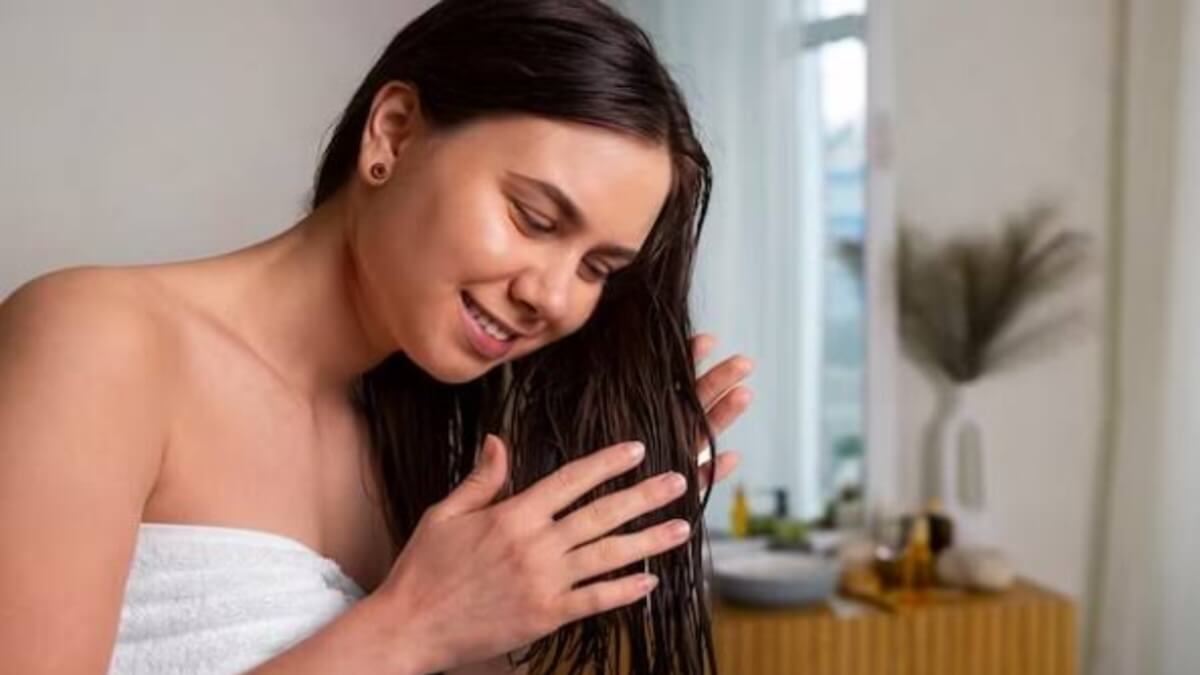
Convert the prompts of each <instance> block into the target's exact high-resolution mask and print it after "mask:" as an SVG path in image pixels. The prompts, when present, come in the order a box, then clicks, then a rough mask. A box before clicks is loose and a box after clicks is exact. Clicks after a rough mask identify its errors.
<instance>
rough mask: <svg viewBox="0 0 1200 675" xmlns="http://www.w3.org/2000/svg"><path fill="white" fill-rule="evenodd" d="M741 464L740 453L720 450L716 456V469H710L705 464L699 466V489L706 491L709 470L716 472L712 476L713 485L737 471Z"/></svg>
mask: <svg viewBox="0 0 1200 675" xmlns="http://www.w3.org/2000/svg"><path fill="white" fill-rule="evenodd" d="M741 463H742V456H741V454H740V453H737V452H734V451H732V450H722V451H721V453H720V454H718V455H717V465H716V467H710V466H709V465H708V463H707V462H705V463H704V464H701V465H700V471H699V474H700V489H701V490H706V489H708V487H709V482H708V472H709V469H710V468H715V470H716V474H715V475H714V476H713V483H714V484H715V483H720V482H721V481H723V480H725V479H726V478H728V477H729V476H730V474H732V473H733V472H734V470H735V469H737V467H738V464H741Z"/></svg>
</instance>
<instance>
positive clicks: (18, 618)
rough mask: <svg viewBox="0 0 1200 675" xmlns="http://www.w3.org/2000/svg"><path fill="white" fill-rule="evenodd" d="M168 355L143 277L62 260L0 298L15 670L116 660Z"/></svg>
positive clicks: (2, 560)
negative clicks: (63, 266) (61, 266)
mask: <svg viewBox="0 0 1200 675" xmlns="http://www.w3.org/2000/svg"><path fill="white" fill-rule="evenodd" d="M170 363H171V340H170V335H169V332H168V331H166V330H164V323H163V321H161V320H160V318H159V317H158V316H157V315H156V311H155V309H154V303H153V300H152V296H151V295H150V294H149V293H148V292H147V289H146V287H145V284H144V282H141V281H139V280H138V279H137V275H136V274H129V273H127V272H126V271H124V270H121V269H116V268H113V269H103V268H79V269H72V270H64V271H61V272H55V273H52V274H48V275H45V276H42V277H39V278H37V279H34V280H33V281H30V282H29V283H26V284H25V285H23V286H21V287H20V288H18V289H17V290H16V291H15V292H13V293H12V294H11V295H10V296H9V297H7V298H6V299H5V300H4V301H3V302H2V303H0V531H2V532H4V533H5V537H6V538H7V539H9V540H10V541H13V542H20V545H19V546H11V547H8V548H4V549H3V551H4V552H3V553H0V596H2V597H5V598H6V602H10V603H12V605H11V606H13V607H20V608H22V609H21V611H20V612H19V613H18V614H6V613H5V612H3V611H0V653H3V654H5V655H6V662H8V663H7V665H13V666H14V669H13V672H28V673H36V672H63V671H64V670H73V671H75V670H77V671H79V672H84V671H91V672H99V671H100V670H102V669H103V668H104V667H105V666H106V665H107V662H108V661H107V659H108V657H109V655H110V653H111V648H112V644H113V638H114V635H115V631H116V625H117V618H118V616H119V607H120V602H121V594H122V590H123V587H124V582H125V578H126V575H127V573H128V569H129V562H130V558H131V555H132V551H133V546H134V538H135V533H136V530H137V526H138V523H139V522H140V519H141V512H142V508H143V505H144V504H145V500H146V498H147V496H148V495H149V494H150V492H151V491H152V489H153V487H154V484H155V481H156V480H157V476H158V471H159V469H160V466H161V460H162V453H163V447H164V445H165V439H166V428H167V425H168V419H169V416H168V413H167V408H168V406H169V405H170V396H169V395H167V393H168V389H167V388H166V387H167V384H168V383H169V381H170V370H169V364H170ZM81 626H87V627H88V628H87V629H86V630H83V629H81V628H80V627H81ZM68 642H70V643H71V644H72V645H73V649H72V650H69V653H66V652H64V651H63V650H62V649H61V648H57V647H55V645H62V644H66V643H68ZM14 664H15V665H14Z"/></svg>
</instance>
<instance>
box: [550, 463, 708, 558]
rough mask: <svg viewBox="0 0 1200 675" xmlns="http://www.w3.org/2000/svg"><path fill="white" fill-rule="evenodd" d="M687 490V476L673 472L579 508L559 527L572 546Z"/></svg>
mask: <svg viewBox="0 0 1200 675" xmlns="http://www.w3.org/2000/svg"><path fill="white" fill-rule="evenodd" d="M686 491H687V479H686V478H684V477H683V476H682V475H681V474H678V473H674V472H669V473H665V474H660V475H658V476H654V477H653V478H647V479H646V480H644V481H642V482H641V483H638V484H637V485H635V486H633V487H631V488H627V489H625V490H621V491H620V492H616V493H613V494H611V495H605V496H604V497H601V498H600V499H597V500H596V501H594V502H592V503H590V504H588V505H586V506H583V507H581V508H578V509H576V510H575V511H573V512H571V513H570V514H568V515H567V516H565V517H564V518H562V519H561V520H559V521H558V524H557V525H555V528H556V529H557V530H558V533H559V535H560V536H561V537H562V541H563V542H564V543H565V544H566V545H567V546H568V547H570V548H573V547H575V546H579V545H581V544H585V543H587V542H590V541H593V540H595V539H599V538H600V537H603V536H604V535H606V534H608V533H609V532H612V531H613V530H615V529H617V528H618V527H620V526H621V525H623V524H624V523H627V522H629V521H630V520H633V519H634V518H637V517H638V516H640V515H642V514H643V513H648V512H650V511H653V510H654V509H657V508H660V507H662V506H665V505H667V504H669V503H671V502H673V501H675V500H676V499H678V498H679V496H680V495H682V494H683V493H684V492H686Z"/></svg>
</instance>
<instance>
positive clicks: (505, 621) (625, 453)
mask: <svg viewBox="0 0 1200 675" xmlns="http://www.w3.org/2000/svg"><path fill="white" fill-rule="evenodd" d="M482 452H483V454H482V457H481V460H480V463H479V465H478V466H477V467H476V469H475V471H474V472H473V473H472V474H471V475H470V476H469V477H468V478H467V479H466V480H465V481H464V482H463V484H462V485H459V486H458V487H457V488H456V489H455V490H454V491H453V492H452V493H450V495H449V496H448V497H447V498H446V499H444V500H443V501H441V502H439V503H437V504H435V505H434V506H433V507H431V508H430V509H429V510H428V511H426V512H425V514H424V515H423V516H422V518H421V520H420V522H419V523H418V524H417V527H416V530H415V531H414V532H413V535H412V537H411V538H410V539H409V541H408V543H407V545H406V546H405V548H404V550H403V551H402V552H401V554H400V556H399V558H397V560H396V563H395V565H394V566H393V568H392V570H391V572H390V573H389V575H388V578H387V579H386V580H385V581H384V582H383V584H382V585H381V586H380V588H379V589H378V590H376V591H375V593H373V594H372V596H371V597H370V598H368V600H369V601H371V602H373V603H375V604H376V605H377V607H378V608H381V610H380V611H381V612H382V614H383V616H384V617H385V620H388V621H389V623H391V624H392V625H394V626H396V629H395V633H394V634H392V635H391V640H392V642H393V644H397V645H404V648H405V649H410V650H411V649H413V648H416V649H419V650H420V654H419V656H418V657H417V658H416V659H415V661H416V663H417V664H419V666H420V668H422V670H421V671H420V672H432V671H441V670H447V669H450V668H453V667H455V666H459V665H462V664H469V663H477V662H480V661H484V660H486V659H489V658H491V657H494V656H497V655H500V654H505V653H507V652H508V651H510V650H514V649H517V648H520V647H523V646H525V645H528V644H529V643H531V642H534V641H535V640H537V639H539V638H541V637H543V636H545V635H548V634H550V633H552V632H553V631H555V630H556V629H558V628H559V627H560V626H562V625H564V624H567V623H570V622H573V621H576V620H578V619H582V618H584V617H587V616H590V615H593V614H599V613H602V612H605V611H608V610H610V609H614V608H616V607H620V606H623V605H628V604H632V603H634V602H637V601H638V600H640V599H641V598H643V597H644V596H646V595H647V594H648V593H649V592H650V591H652V590H653V589H654V586H655V585H656V584H657V579H656V578H654V577H653V576H652V575H648V574H631V575H627V576H624V577H621V578H619V579H615V580H609V581H599V582H594V583H590V584H587V585H582V586H579V587H578V588H577V587H576V586H578V585H579V584H581V583H582V582H584V581H586V580H588V579H592V578H594V577H596V576H598V575H601V574H604V573H606V572H610V571H612V570H615V569H619V568H622V567H624V566H626V565H629V564H632V563H635V562H637V561H639V560H642V559H644V558H648V557H651V556H654V555H657V554H660V553H663V552H665V551H668V550H670V549H672V548H675V547H676V546H679V545H680V544H682V543H684V542H685V541H687V539H688V537H689V534H690V532H689V529H688V523H687V522H686V521H682V520H673V521H670V522H667V523H662V524H659V525H655V526H652V527H649V528H647V529H645V530H642V531H641V532H637V533H634V534H627V535H613V536H606V535H608V534H609V533H610V532H612V531H613V530H615V529H617V528H618V527H620V526H621V525H623V524H624V523H626V522H629V521H630V520H633V519H634V518H637V517H638V516H640V515H642V514H645V513H647V512H650V511H653V510H655V509H658V508H660V507H662V506H665V505H666V504H668V503H670V502H672V501H674V500H675V499H677V498H678V497H679V496H680V495H682V494H683V493H684V488H685V487H686V485H685V479H684V478H683V476H681V475H679V474H675V473H669V474H663V475H659V476H655V477H653V478H649V479H647V480H644V481H642V482H641V483H639V484H638V485H635V486H633V487H631V488H628V489H626V490H623V491H621V492H617V493H614V494H611V495H606V496H604V497H602V498H600V499H597V500H595V501H594V502H592V503H590V504H588V505H586V506H583V507H581V508H579V509H577V510H575V511H573V512H571V513H569V514H567V515H565V516H563V517H562V518H560V519H558V520H556V519H555V515H557V514H558V513H560V512H561V511H564V510H565V509H566V508H567V507H568V506H570V505H571V504H572V503H574V502H575V501H576V500H577V499H579V498H580V497H582V496H584V495H585V494H587V493H588V492H589V491H591V490H592V489H593V488H595V487H596V486H598V485H601V484H602V483H604V482H606V481H608V480H610V479H612V478H614V477H616V476H618V475H620V474H622V473H625V472H626V471H628V470H630V469H632V468H633V467H635V466H637V465H638V464H639V463H640V462H641V460H642V458H643V456H644V454H645V449H644V448H643V447H642V444H641V443H621V444H618V445H614V446H611V447H608V448H605V449H603V450H601V451H599V452H596V453H593V454H592V455H589V456H587V457H584V458H582V459H579V460H576V461H574V462H571V463H570V464H567V465H565V466H563V467H561V468H559V469H558V470H557V471H555V472H554V473H552V474H550V475H549V476H547V477H545V478H543V479H542V480H541V481H539V482H537V483H536V484H534V485H533V486H532V487H530V488H529V489H528V490H526V491H524V492H522V493H520V494H518V495H515V496H513V497H510V498H508V499H506V500H504V501H502V502H499V503H496V504H492V501H493V499H495V497H496V495H497V494H498V493H499V492H500V490H501V489H502V488H503V487H504V485H505V483H506V480H507V476H508V452H507V449H506V448H505V447H504V443H503V442H502V441H501V440H500V439H499V438H498V437H496V436H493V435H489V436H488V437H487V438H486V440H485V441H484V446H483V451H482ZM403 660H405V661H407V662H410V663H411V662H412V661H413V660H414V659H413V656H412V655H411V654H408V655H405V656H404V657H403Z"/></svg>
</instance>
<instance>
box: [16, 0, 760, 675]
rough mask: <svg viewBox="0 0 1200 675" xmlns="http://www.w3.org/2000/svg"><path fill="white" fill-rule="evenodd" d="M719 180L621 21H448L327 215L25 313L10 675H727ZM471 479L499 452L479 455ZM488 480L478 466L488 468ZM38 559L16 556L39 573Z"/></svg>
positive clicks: (363, 120)
mask: <svg viewBox="0 0 1200 675" xmlns="http://www.w3.org/2000/svg"><path fill="white" fill-rule="evenodd" d="M709 187H710V172H709V165H708V161H707V159H706V157H705V155H704V152H703V150H702V148H701V147H700V145H699V144H698V143H697V141H696V139H695V137H694V134H693V130H692V125H691V122H690V119H689V116H688V114H687V111H686V109H685V107H684V105H683V102H682V99H681V97H680V95H679V92H678V90H677V88H676V87H675V85H674V83H673V82H672V80H671V79H670V77H669V76H668V75H667V73H666V72H665V71H664V70H663V68H662V66H661V65H660V63H659V62H658V60H657V58H656V56H655V53H654V50H653V48H652V46H651V44H650V42H649V40H648V39H647V38H646V36H645V35H644V33H642V32H641V31H640V30H639V29H637V28H636V27H635V26H634V25H633V24H631V23H630V22H628V21H627V20H626V19H624V18H623V17H621V16H619V15H618V14H617V13H615V12H614V11H613V10H612V9H610V8H608V7H607V6H606V5H604V4H603V3H601V2H598V1H594V0H571V1H564V0H490V1H489V2H477V1H475V0H445V1H444V2H442V3H440V4H438V5H436V6H435V7H433V8H432V9H431V10H429V11H428V12H427V13H425V14H424V15H422V16H421V17H420V18H418V19H417V20H416V21H414V22H413V23H411V24H410V25H409V26H407V27H406V28H404V30H402V31H401V32H400V33H399V34H398V35H397V36H396V38H395V39H394V40H393V42H392V43H391V44H390V45H389V46H388V47H387V49H386V50H385V52H384V53H383V54H382V56H381V57H380V59H379V61H378V62H377V63H376V64H375V66H374V67H373V68H372V70H371V71H370V73H369V74H368V75H367V77H366V79H365V81H364V82H363V84H362V85H361V87H360V88H359V89H358V91H357V93H356V94H355V95H354V97H353V98H352V100H351V101H350V103H349V105H348V106H347V108H346V110H345V112H344V114H343V117H342V119H341V121H340V123H339V124H338V126H337V128H336V130H335V133H334V134H333V137H332V139H331V140H330V143H329V145H328V147H327V149H326V152H325V156H324V159H323V162H322V164H321V167H320V170H319V172H318V176H317V180H316V186H315V190H314V196H313V204H312V207H313V208H312V210H311V213H310V214H309V215H308V216H306V217H305V218H304V219H303V220H301V221H300V222H299V223H297V224H296V225H295V226H293V227H292V228H291V229H289V230H287V231H286V232H284V233H282V234H280V235H278V236H276V237H274V238H272V239H270V240H267V241H264V242H261V243H258V244H256V245H254V246H251V247H249V248H246V249H243V250H240V251H235V252H233V253H230V254H227V255H222V256H218V257H214V258H208V259H204V260H196V261H188V262H183V263H175V264H166V265H148V266H140V267H127V268H81V269H73V270H67V271H62V272H58V273H54V274H50V275H48V276H45V277H42V278H40V279H37V280H35V281H33V282H31V283H29V284H27V285H26V286H24V287H22V288H21V289H19V290H18V291H17V292H16V293H14V294H13V296H11V297H10V298H9V299H8V300H7V301H6V302H5V303H4V305H3V307H2V309H0V527H2V528H3V529H2V532H3V534H4V541H5V542H6V546H5V548H4V552H3V553H2V554H0V597H4V598H5V603H4V605H3V607H4V609H3V611H2V612H0V653H3V654H4V655H5V657H4V658H5V662H6V666H5V667H6V669H7V670H9V671H10V672H22V673H49V672H56V673H57V672H97V671H101V670H103V669H104V668H105V667H106V666H108V667H110V668H111V670H112V672H241V671H244V670H249V669H254V672H260V673H269V672H287V673H310V672H311V673H327V672H347V673H356V672H364V673H365V672H370V673H401V674H408V673H430V672H439V671H450V672H460V673H466V672H479V671H480V669H483V670H484V671H486V672H507V669H508V666H509V665H510V664H508V663H506V659H505V658H504V657H505V655H507V654H509V653H511V652H514V651H517V650H522V649H523V648H524V647H526V646H529V645H532V646H530V647H529V648H528V650H526V651H525V654H524V663H525V664H527V667H528V668H529V670H530V671H531V672H538V673H542V672H550V670H551V669H552V668H554V667H555V666H556V665H557V667H558V668H561V669H563V672H567V669H569V668H570V667H580V668H582V667H583V666H585V665H588V664H590V665H593V666H601V667H602V666H603V664H604V663H605V662H606V661H607V660H608V659H610V658H619V659H621V660H624V661H628V663H629V668H630V669H631V670H632V671H633V672H637V673H702V672H708V671H712V670H715V666H714V664H713V655H712V640H711V633H710V627H709V618H708V615H707V610H706V607H705V604H704V602H703V595H702V593H703V589H702V588H701V577H700V551H701V546H702V543H703V541H702V536H701V535H702V532H699V531H698V532H691V531H690V526H691V525H694V524H697V523H698V522H699V516H700V513H701V511H702V509H703V505H704V500H703V499H702V491H703V490H704V489H705V488H706V486H707V485H708V484H709V482H711V481H713V480H717V479H719V478H721V477H723V476H724V475H727V474H728V473H729V471H730V470H732V468H733V463H734V462H733V457H734V456H733V455H731V454H730V453H721V454H720V455H717V456H716V460H715V461H712V462H708V463H707V464H705V465H704V466H702V467H699V468H698V467H697V466H696V455H695V452H696V451H697V449H698V448H700V447H703V446H705V445H708V446H712V447H715V446H714V438H713V436H714V434H715V433H717V432H718V431H719V430H720V429H721V428H723V427H725V426H727V425H728V424H729V423H731V422H732V421H733V419H734V418H736V417H737V416H738V415H740V414H741V412H742V411H743V410H744V409H745V407H746V405H747V404H748V400H749V399H748V394H749V392H748V391H747V390H746V389H745V388H744V387H741V386H738V382H739V381H740V380H741V379H742V378H743V377H744V376H745V375H746V373H747V372H748V370H749V361H748V360H747V359H744V358H733V359H729V360H727V361H725V362H723V363H722V364H720V365H719V366H717V367H716V368H714V369H713V370H711V371H709V372H708V373H706V374H705V375H703V376H701V377H699V378H695V377H694V359H696V358H697V357H698V355H702V353H703V352H705V351H707V349H708V348H709V347H711V340H707V339H697V340H692V339H691V338H690V330H691V329H690V321H689V316H688V310H687V297H688V289H689V286H690V278H691V269H692V261H693V257H694V252H695V246H696V241H697V237H698V234H699V230H700V224H701V222H702V221H703V217H704V211H705V207H706V205H707V199H708V193H709ZM477 450H478V452H477ZM477 455H478V461H477ZM18 543H19V545H17V544H18Z"/></svg>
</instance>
